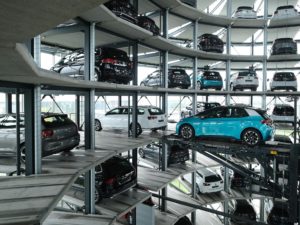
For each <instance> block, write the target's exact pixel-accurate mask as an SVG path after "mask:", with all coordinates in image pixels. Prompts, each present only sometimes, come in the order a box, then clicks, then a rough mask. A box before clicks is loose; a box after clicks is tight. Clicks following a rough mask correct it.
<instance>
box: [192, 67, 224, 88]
mask: <svg viewBox="0 0 300 225" xmlns="http://www.w3.org/2000/svg"><path fill="white" fill-rule="evenodd" d="M197 87H198V88H199V89H200V90H202V89H208V88H210V89H211V88H212V89H216V90H222V88H223V80H222V77H221V75H220V73H219V72H216V71H204V72H203V73H202V74H199V75H198V76H197Z"/></svg>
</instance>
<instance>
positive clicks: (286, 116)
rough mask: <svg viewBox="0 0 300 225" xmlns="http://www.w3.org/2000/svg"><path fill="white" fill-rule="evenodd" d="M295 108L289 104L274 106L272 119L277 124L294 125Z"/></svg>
mask: <svg viewBox="0 0 300 225" xmlns="http://www.w3.org/2000/svg"><path fill="white" fill-rule="evenodd" d="M294 114H295V111H294V108H293V107H292V106H290V105H288V104H276V105H275V106H274V109H273V112H272V115H271V119H272V120H273V122H277V123H291V124H294Z"/></svg>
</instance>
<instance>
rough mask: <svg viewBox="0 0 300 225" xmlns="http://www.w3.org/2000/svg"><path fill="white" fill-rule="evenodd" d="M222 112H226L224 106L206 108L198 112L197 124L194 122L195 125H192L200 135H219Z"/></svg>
mask: <svg viewBox="0 0 300 225" xmlns="http://www.w3.org/2000/svg"><path fill="white" fill-rule="evenodd" d="M224 114H226V108H224V107H219V108H216V109H214V110H212V109H210V110H206V111H204V112H203V113H200V114H198V116H197V117H198V118H199V120H198V121H197V122H198V124H195V123H194V124H195V125H196V126H195V125H194V127H196V129H197V133H198V134H199V135H200V136H201V135H204V136H219V135H220V133H221V131H220V129H221V123H222V122H223V121H222V118H223V116H224Z"/></svg>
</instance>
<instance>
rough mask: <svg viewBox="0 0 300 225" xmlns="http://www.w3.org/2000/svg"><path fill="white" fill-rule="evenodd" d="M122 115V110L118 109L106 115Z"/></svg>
mask: <svg viewBox="0 0 300 225" xmlns="http://www.w3.org/2000/svg"><path fill="white" fill-rule="evenodd" d="M120 113H121V111H120V108H116V109H112V110H110V111H109V112H107V113H106V115H117V114H120Z"/></svg>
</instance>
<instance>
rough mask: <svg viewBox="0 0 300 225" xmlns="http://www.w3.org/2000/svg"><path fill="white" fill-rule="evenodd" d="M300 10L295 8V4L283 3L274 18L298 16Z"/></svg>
mask: <svg viewBox="0 0 300 225" xmlns="http://www.w3.org/2000/svg"><path fill="white" fill-rule="evenodd" d="M298 15H299V14H298V11H297V10H296V9H295V7H294V6H293V5H283V6H279V7H278V8H277V9H276V11H275V12H274V15H273V18H274V19H276V18H286V17H293V16H298Z"/></svg>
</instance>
